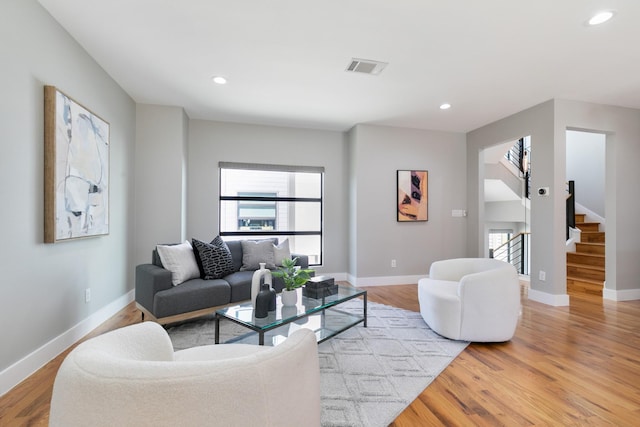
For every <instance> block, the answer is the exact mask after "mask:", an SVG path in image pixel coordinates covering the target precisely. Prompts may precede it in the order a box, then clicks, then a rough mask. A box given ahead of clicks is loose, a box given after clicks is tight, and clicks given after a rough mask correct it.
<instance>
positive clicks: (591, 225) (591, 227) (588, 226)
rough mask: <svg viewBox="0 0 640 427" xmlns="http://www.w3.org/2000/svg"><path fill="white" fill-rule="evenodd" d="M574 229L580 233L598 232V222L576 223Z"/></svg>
mask: <svg viewBox="0 0 640 427" xmlns="http://www.w3.org/2000/svg"><path fill="white" fill-rule="evenodd" d="M576 228H579V229H580V230H581V231H600V223H599V222H576Z"/></svg>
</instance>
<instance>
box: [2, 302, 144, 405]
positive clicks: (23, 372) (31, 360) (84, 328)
mask: <svg viewBox="0 0 640 427" xmlns="http://www.w3.org/2000/svg"><path fill="white" fill-rule="evenodd" d="M133 299H134V291H133V290H131V291H129V292H127V293H126V294H124V295H123V296H121V297H120V298H118V299H117V300H115V301H113V302H112V303H110V304H109V305H107V306H105V307H103V308H101V309H100V310H98V311H96V312H95V313H93V314H92V315H91V316H89V317H87V318H86V319H84V320H82V321H81V322H80V323H78V324H77V325H75V326H73V327H72V328H71V329H69V330H68V331H66V332H64V333H62V334H61V335H59V336H57V337H56V338H54V339H52V340H51V341H49V342H48V343H46V344H44V345H43V346H42V347H40V348H38V349H37V350H35V351H34V352H32V353H31V354H28V355H27V356H25V357H23V358H22V359H21V360H19V361H17V362H16V363H14V364H13V365H11V366H9V367H8V368H6V369H5V370H4V371H2V372H0V396H2V395H4V394H5V393H7V392H8V391H10V390H11V389H12V388H14V387H15V386H17V385H18V384H20V383H21V382H22V381H24V380H25V379H26V378H28V377H29V376H30V375H32V374H33V373H34V372H36V371H37V370H38V369H40V368H42V367H43V366H44V365H46V364H47V363H49V362H50V361H51V360H53V359H54V358H56V356H58V355H59V354H60V353H62V352H63V351H65V350H66V349H68V348H69V347H71V346H72V345H73V344H75V343H76V342H77V341H78V340H80V339H81V338H82V337H84V336H85V335H87V334H88V333H89V332H91V331H93V330H94V329H95V328H97V327H98V326H100V325H101V324H102V323H104V322H105V321H106V320H108V319H109V318H110V317H111V316H113V315H115V314H116V313H117V312H119V311H120V310H122V309H123V308H124V307H126V306H127V305H128V304H129V303H130V302H131V301H133Z"/></svg>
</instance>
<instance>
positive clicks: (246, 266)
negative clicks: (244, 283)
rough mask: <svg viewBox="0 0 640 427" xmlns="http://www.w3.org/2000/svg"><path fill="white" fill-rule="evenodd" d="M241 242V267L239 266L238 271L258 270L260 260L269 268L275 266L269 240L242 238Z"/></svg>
mask: <svg viewBox="0 0 640 427" xmlns="http://www.w3.org/2000/svg"><path fill="white" fill-rule="evenodd" d="M241 244H242V267H240V271H245V270H259V269H260V263H261V262H264V263H265V264H266V267H267V268H269V269H274V268H276V263H275V260H274V257H273V242H272V241H271V240H257V241H256V240H243V241H242V242H241Z"/></svg>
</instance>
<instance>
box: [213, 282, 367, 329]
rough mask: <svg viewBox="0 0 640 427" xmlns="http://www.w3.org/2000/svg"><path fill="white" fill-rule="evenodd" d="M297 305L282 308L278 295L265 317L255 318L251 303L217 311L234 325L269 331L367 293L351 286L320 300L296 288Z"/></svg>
mask: <svg viewBox="0 0 640 427" xmlns="http://www.w3.org/2000/svg"><path fill="white" fill-rule="evenodd" d="M296 291H297V292H298V303H297V304H296V305H295V306H283V305H282V301H281V298H280V295H278V298H277V306H276V309H275V311H270V312H269V314H268V315H267V317H264V318H256V317H254V316H253V307H252V305H251V302H246V303H243V304H238V305H234V306H231V307H226V308H224V309H221V310H218V311H217V312H216V313H217V314H218V315H219V316H222V317H224V318H227V319H230V320H233V321H234V322H236V323H240V324H242V325H245V326H247V327H248V328H250V329H253V330H269V329H273V328H274V327H277V326H279V325H283V324H286V323H290V322H292V321H294V320H296V319H299V318H301V317H306V316H309V315H311V314H313V313H316V312H320V311H322V310H325V309H328V308H331V307H333V306H336V305H338V304H341V303H343V302H345V301H348V300H350V299H353V298H357V297H360V296H363V295H366V293H367V291H363V290H359V289H357V288H353V287H351V286H342V285H339V286H338V293H337V294H335V295H329V296H326V297H324V298H321V299H314V298H308V297H305V296H302V289H301V288H298V289H297V290H296Z"/></svg>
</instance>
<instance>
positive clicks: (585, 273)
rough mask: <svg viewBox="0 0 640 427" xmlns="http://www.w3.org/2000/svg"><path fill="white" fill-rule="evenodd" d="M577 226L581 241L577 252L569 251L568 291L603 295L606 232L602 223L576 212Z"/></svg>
mask: <svg viewBox="0 0 640 427" xmlns="http://www.w3.org/2000/svg"><path fill="white" fill-rule="evenodd" d="M575 218H576V228H578V229H580V231H581V232H582V233H581V238H580V240H581V242H580V243H576V251H575V252H567V293H569V294H591V295H599V296H602V289H603V287H604V278H605V276H604V260H605V257H604V232H602V231H600V223H598V222H585V221H584V219H585V215H584V214H576V215H575Z"/></svg>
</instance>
